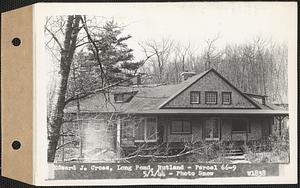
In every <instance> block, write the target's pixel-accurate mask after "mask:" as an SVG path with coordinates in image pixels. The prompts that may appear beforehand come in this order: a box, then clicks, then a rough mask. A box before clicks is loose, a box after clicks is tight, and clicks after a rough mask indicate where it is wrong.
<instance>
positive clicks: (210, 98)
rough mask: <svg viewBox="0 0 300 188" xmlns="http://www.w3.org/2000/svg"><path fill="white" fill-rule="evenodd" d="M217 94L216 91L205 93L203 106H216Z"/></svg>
mask: <svg viewBox="0 0 300 188" xmlns="http://www.w3.org/2000/svg"><path fill="white" fill-rule="evenodd" d="M217 94H218V93H217V92H216V91H206V92H205V104H217Z"/></svg>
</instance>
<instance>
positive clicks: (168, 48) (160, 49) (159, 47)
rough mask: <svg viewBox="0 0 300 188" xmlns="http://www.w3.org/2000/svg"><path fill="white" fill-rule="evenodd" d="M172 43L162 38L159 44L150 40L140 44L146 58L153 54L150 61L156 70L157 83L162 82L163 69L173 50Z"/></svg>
mask: <svg viewBox="0 0 300 188" xmlns="http://www.w3.org/2000/svg"><path fill="white" fill-rule="evenodd" d="M173 43H174V41H173V40H170V39H166V38H163V39H162V40H161V41H159V42H158V41H155V40H152V41H147V42H144V43H142V44H140V46H141V47H142V49H143V51H144V53H145V56H146V57H149V56H151V55H152V54H153V56H152V57H153V58H151V61H152V62H153V68H154V70H155V69H157V73H158V74H157V81H158V82H160V83H162V82H163V81H164V74H165V68H166V65H167V63H168V61H169V58H170V55H171V52H172V49H173Z"/></svg>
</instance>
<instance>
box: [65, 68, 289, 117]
mask: <svg viewBox="0 0 300 188" xmlns="http://www.w3.org/2000/svg"><path fill="white" fill-rule="evenodd" d="M210 71H214V72H216V73H217V71H215V70H214V69H209V70H207V71H205V72H203V73H201V74H198V75H195V76H193V77H191V78H189V79H187V80H185V81H183V82H181V83H179V84H174V85H139V86H130V87H125V86H122V87H121V86H120V87H116V88H114V90H113V93H115V92H125V91H126V92H129V91H135V92H136V94H135V96H134V97H133V98H132V100H131V101H130V102H126V103H115V102H114V98H113V94H111V95H109V96H108V97H106V98H105V97H104V95H103V94H102V93H99V94H94V95H92V96H90V97H88V98H85V99H82V100H80V111H81V112H102V113H104V112H120V113H134V114H288V112H287V111H286V110H284V109H283V108H280V107H278V106H276V105H272V104H268V103H265V104H260V103H258V102H257V101H256V100H254V99H252V98H251V96H249V95H247V94H245V93H242V92H241V91H240V90H238V89H237V88H235V87H234V86H233V85H232V84H230V83H229V82H228V81H227V80H226V79H225V78H224V77H222V76H221V75H220V74H219V73H217V74H218V75H219V76H221V78H222V79H225V80H226V82H228V83H229V84H230V85H231V86H232V87H233V88H234V89H236V90H237V91H238V92H240V93H241V94H242V95H243V96H244V97H245V98H246V99H248V100H249V101H250V102H251V103H252V104H254V105H255V106H257V109H164V108H163V106H164V105H165V104H167V103H168V101H170V100H171V99H172V98H174V97H176V95H178V94H179V93H181V92H182V91H184V90H185V89H186V88H188V87H189V86H191V85H192V84H193V83H195V82H197V81H198V80H200V79H201V78H202V77H203V76H205V74H207V73H208V72H210ZM75 104H76V103H73V104H69V105H68V106H67V107H66V108H65V112H67V113H72V112H76V111H77V107H76V105H75Z"/></svg>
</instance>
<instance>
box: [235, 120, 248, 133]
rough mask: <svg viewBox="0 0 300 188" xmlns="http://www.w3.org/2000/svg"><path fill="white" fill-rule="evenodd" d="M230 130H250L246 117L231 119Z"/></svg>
mask: <svg viewBox="0 0 300 188" xmlns="http://www.w3.org/2000/svg"><path fill="white" fill-rule="evenodd" d="M231 131H232V132H250V126H249V125H248V121H247V120H246V119H233V120H232V128H231Z"/></svg>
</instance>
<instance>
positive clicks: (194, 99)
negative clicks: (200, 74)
mask: <svg viewBox="0 0 300 188" xmlns="http://www.w3.org/2000/svg"><path fill="white" fill-rule="evenodd" d="M190 102H191V104H200V91H191V93H190Z"/></svg>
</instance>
